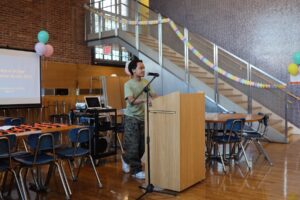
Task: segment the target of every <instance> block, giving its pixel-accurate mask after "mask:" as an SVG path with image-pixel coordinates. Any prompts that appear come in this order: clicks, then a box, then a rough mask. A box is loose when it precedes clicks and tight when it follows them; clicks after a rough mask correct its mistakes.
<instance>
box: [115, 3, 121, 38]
mask: <svg viewBox="0 0 300 200" xmlns="http://www.w3.org/2000/svg"><path fill="white" fill-rule="evenodd" d="M118 6H119V4H118V0H115V17H116V19H117V20H116V21H115V36H118V30H119V17H118V16H119V13H118ZM119 10H120V9H119Z"/></svg>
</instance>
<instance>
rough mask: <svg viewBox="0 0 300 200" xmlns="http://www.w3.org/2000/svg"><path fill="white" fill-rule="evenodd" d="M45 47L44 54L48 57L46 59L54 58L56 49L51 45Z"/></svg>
mask: <svg viewBox="0 0 300 200" xmlns="http://www.w3.org/2000/svg"><path fill="white" fill-rule="evenodd" d="M45 47H46V51H45V53H44V56H46V57H50V56H52V54H53V52H54V49H53V47H52V45H51V44H46V45H45Z"/></svg>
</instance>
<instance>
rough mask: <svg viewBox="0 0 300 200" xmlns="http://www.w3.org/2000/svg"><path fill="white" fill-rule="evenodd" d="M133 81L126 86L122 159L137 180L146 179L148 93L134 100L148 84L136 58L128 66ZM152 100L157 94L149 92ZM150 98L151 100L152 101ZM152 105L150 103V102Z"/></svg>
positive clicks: (124, 170) (127, 171)
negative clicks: (144, 167)
mask: <svg viewBox="0 0 300 200" xmlns="http://www.w3.org/2000/svg"><path fill="white" fill-rule="evenodd" d="M128 70H129V72H130V74H131V79H130V80H129V81H127V82H126V83H125V85H124V93H125V100H126V109H125V112H124V114H125V127H124V137H125V138H124V149H125V153H124V155H123V157H122V170H123V172H125V173H129V172H131V174H132V176H133V177H135V178H137V179H145V172H144V171H143V169H142V162H141V158H142V156H143V154H144V152H145V129H144V119H145V103H146V101H147V99H146V97H147V96H146V93H145V92H143V93H142V94H141V95H140V96H139V97H138V98H137V99H136V100H135V101H134V99H135V98H136V97H137V96H138V94H139V93H140V92H141V91H142V90H143V89H144V87H145V86H146V85H147V84H148V81H147V80H146V79H144V78H143V77H144V76H145V66H144V64H143V61H142V60H139V59H138V58H136V57H135V58H134V59H133V60H132V61H131V62H130V63H129V65H128ZM149 94H150V95H149V96H150V97H151V98H154V97H156V94H155V92H154V91H153V90H152V89H151V87H150V91H149ZM151 98H150V99H151ZM149 103H150V102H149Z"/></svg>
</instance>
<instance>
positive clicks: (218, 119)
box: [205, 113, 264, 123]
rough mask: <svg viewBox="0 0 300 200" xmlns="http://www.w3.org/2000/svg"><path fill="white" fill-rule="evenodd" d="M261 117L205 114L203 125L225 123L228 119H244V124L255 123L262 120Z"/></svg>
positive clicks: (239, 114) (253, 115)
mask: <svg viewBox="0 0 300 200" xmlns="http://www.w3.org/2000/svg"><path fill="white" fill-rule="evenodd" d="M263 117H264V116H263V115H258V114H245V113H205V123H225V122H226V120H228V119H241V118H244V119H245V121H246V122H256V121H260V120H262V118H263Z"/></svg>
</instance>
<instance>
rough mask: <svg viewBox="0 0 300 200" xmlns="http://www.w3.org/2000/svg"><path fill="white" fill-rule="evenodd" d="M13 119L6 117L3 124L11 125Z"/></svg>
mask: <svg viewBox="0 0 300 200" xmlns="http://www.w3.org/2000/svg"><path fill="white" fill-rule="evenodd" d="M11 119H12V117H6V118H5V119H4V122H3V124H4V125H10V122H11Z"/></svg>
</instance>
